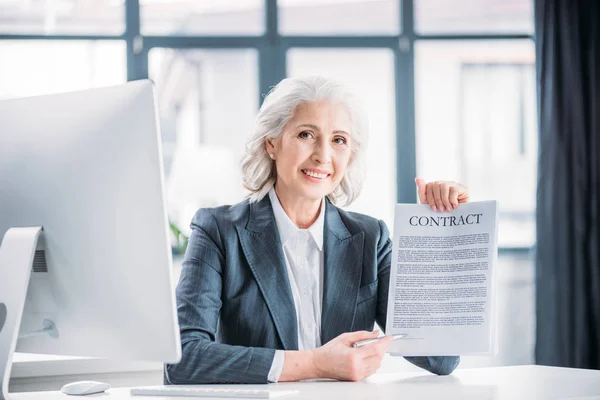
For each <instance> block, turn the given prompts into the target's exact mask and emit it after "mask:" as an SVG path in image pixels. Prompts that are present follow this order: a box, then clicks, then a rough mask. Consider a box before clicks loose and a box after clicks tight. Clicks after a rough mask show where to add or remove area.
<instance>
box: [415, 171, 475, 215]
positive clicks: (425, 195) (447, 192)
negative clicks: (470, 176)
mask: <svg viewBox="0 0 600 400" xmlns="http://www.w3.org/2000/svg"><path fill="white" fill-rule="evenodd" d="M415 183H416V184H417V189H418V193H419V201H420V203H421V204H429V206H430V207H431V209H432V210H433V211H440V212H444V211H452V210H454V209H456V208H457V207H458V204H459V203H466V202H468V201H469V190H468V189H467V188H466V187H464V186H463V185H461V184H460V183H457V182H451V181H433V182H425V181H424V180H423V179H421V178H416V179H415Z"/></svg>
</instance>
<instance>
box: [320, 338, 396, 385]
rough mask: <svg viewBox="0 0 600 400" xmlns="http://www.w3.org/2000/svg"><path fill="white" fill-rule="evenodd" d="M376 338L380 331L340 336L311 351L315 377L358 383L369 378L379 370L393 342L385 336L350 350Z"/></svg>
mask: <svg viewBox="0 0 600 400" xmlns="http://www.w3.org/2000/svg"><path fill="white" fill-rule="evenodd" d="M377 336H379V331H373V332H368V331H357V332H349V333H343V334H341V335H339V336H338V337H336V338H335V339H332V340H331V341H329V342H327V343H326V344H324V345H323V346H321V347H319V348H316V349H314V350H313V364H314V368H315V370H316V372H317V376H318V377H320V378H331V379H337V380H343V381H354V382H357V381H360V380H362V379H364V378H367V377H368V376H370V375H372V374H373V373H375V372H376V371H377V370H378V369H379V368H380V367H381V361H382V360H383V356H384V354H385V351H386V350H387V348H388V347H389V346H390V343H392V338H391V337H385V338H383V339H381V340H379V341H377V342H375V343H371V344H368V345H366V346H362V347H359V348H354V347H352V344H353V343H355V342H358V341H360V340H366V339H374V338H376V337H377Z"/></svg>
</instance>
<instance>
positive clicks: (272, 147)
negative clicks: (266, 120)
mask: <svg viewBox="0 0 600 400" xmlns="http://www.w3.org/2000/svg"><path fill="white" fill-rule="evenodd" d="M265 150H266V151H267V154H273V152H274V151H275V144H274V143H273V139H267V140H265Z"/></svg>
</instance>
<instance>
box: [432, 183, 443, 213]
mask: <svg viewBox="0 0 600 400" xmlns="http://www.w3.org/2000/svg"><path fill="white" fill-rule="evenodd" d="M431 191H432V192H433V198H434V199H435V206H436V207H437V209H438V211H439V212H442V211H444V209H445V207H444V203H442V194H441V192H440V184H439V183H435V184H434V185H433V188H432V189H431Z"/></svg>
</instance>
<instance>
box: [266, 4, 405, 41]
mask: <svg viewBox="0 0 600 400" xmlns="http://www.w3.org/2000/svg"><path fill="white" fill-rule="evenodd" d="M278 4H279V24H280V26H281V29H280V30H281V33H283V34H286V35H340V34H342V35H356V34H362V35H395V34H398V32H399V31H400V10H399V9H400V2H399V0H363V1H357V0H308V1H307V0H279V1H278Z"/></svg>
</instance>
